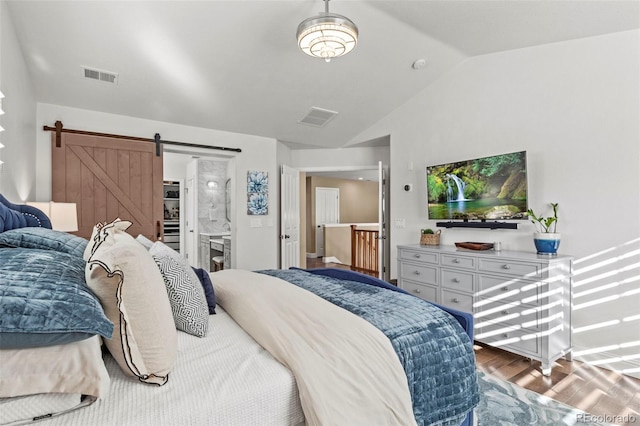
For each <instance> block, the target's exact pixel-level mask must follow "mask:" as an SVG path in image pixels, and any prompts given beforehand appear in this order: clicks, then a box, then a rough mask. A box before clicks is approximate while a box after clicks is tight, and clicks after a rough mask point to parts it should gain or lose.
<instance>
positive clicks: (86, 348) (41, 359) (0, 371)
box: [0, 336, 110, 398]
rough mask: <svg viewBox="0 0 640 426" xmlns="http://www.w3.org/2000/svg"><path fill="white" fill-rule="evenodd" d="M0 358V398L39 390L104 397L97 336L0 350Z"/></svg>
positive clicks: (106, 386) (104, 371)
mask: <svg viewBox="0 0 640 426" xmlns="http://www.w3.org/2000/svg"><path fill="white" fill-rule="evenodd" d="M0 360H1V362H2V367H1V368H0V398H9V397H16V396H23V395H33V394H40V393H70V394H83V395H93V396H101V397H104V396H106V395H107V394H108V393H109V384H110V379H109V373H107V369H106V367H105V365H104V362H103V361H102V351H101V350H100V337H99V336H93V337H90V338H88V339H84V340H80V341H78V342H71V343H66V344H64V345H54V346H43V347H39V348H27V349H0Z"/></svg>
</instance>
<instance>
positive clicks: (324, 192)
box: [315, 186, 340, 257]
mask: <svg viewBox="0 0 640 426" xmlns="http://www.w3.org/2000/svg"><path fill="white" fill-rule="evenodd" d="M315 197H316V256H317V257H324V254H325V253H324V226H325V225H330V224H335V223H340V188H325V187H321V186H319V187H316V194H315Z"/></svg>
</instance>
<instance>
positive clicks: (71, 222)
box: [27, 201, 78, 232]
mask: <svg viewBox="0 0 640 426" xmlns="http://www.w3.org/2000/svg"><path fill="white" fill-rule="evenodd" d="M27 205H29V206H32V207H35V208H37V209H38V210H42V212H43V213H44V214H46V215H47V216H48V217H49V219H50V220H51V227H52V228H53V229H55V230H56V231H62V232H75V231H77V230H78V209H77V207H76V203H56V202H53V201H49V202H48V203H38V202H28V203H27Z"/></svg>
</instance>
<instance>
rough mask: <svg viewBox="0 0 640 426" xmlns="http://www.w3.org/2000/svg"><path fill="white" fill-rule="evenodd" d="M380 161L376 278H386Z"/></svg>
mask: <svg viewBox="0 0 640 426" xmlns="http://www.w3.org/2000/svg"><path fill="white" fill-rule="evenodd" d="M385 174H386V173H385V169H384V167H383V166H382V161H380V162H378V278H380V279H382V280H386V275H387V271H388V268H387V217H386V216H387V211H386V198H387V191H386V189H387V186H386V185H387V180H386V176H385Z"/></svg>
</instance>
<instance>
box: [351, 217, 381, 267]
mask: <svg viewBox="0 0 640 426" xmlns="http://www.w3.org/2000/svg"><path fill="white" fill-rule="evenodd" d="M378 242H379V240H378V231H377V230H369V229H357V225H351V268H352V269H354V270H356V271H359V272H364V273H366V274H370V275H378V271H379V266H378Z"/></svg>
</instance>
